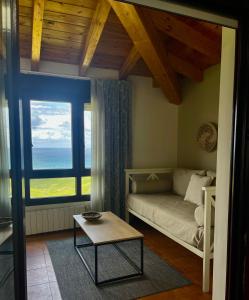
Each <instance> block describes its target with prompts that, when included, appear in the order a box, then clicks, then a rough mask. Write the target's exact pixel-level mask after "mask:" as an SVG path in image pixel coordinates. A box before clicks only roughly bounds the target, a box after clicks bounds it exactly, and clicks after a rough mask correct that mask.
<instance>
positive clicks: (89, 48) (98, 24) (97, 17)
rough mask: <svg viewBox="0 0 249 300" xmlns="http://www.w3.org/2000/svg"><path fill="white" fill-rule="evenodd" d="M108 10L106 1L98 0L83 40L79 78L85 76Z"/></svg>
mask: <svg viewBox="0 0 249 300" xmlns="http://www.w3.org/2000/svg"><path fill="white" fill-rule="evenodd" d="M110 10H111V6H110V4H109V3H108V2H107V1H105V0H99V2H98V4H97V8H96V11H95V13H94V15H93V18H92V22H91V25H90V29H89V32H88V34H87V37H86V40H85V46H84V51H83V55H82V59H81V63H80V70H79V73H80V75H81V76H84V75H85V74H86V71H87V69H88V68H89V66H90V64H91V61H92V59H93V56H94V53H95V51H96V48H97V46H98V43H99V40H100V37H101V34H102V32H103V29H104V27H105V24H106V21H107V19H108V16H109V13H110Z"/></svg>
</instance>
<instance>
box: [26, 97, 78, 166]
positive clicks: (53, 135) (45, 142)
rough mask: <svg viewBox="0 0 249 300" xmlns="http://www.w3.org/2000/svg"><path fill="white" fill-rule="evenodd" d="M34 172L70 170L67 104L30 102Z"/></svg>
mask: <svg viewBox="0 0 249 300" xmlns="http://www.w3.org/2000/svg"><path fill="white" fill-rule="evenodd" d="M30 111H31V137H32V166H33V169H34V170H48V169H72V167H73V165H72V124H71V104H70V103H66V102H51V101H36V100H31V101H30Z"/></svg>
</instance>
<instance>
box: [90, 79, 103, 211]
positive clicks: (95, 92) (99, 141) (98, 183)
mask: <svg viewBox="0 0 249 300" xmlns="http://www.w3.org/2000/svg"><path fill="white" fill-rule="evenodd" d="M99 85H100V81H98V80H92V81H91V106H92V167H91V177H92V184H91V208H92V210H96V211H103V210H104V182H105V178H104V176H105V169H104V168H105V157H104V149H105V139H104V124H105V120H104V101H103V89H102V88H101V86H99Z"/></svg>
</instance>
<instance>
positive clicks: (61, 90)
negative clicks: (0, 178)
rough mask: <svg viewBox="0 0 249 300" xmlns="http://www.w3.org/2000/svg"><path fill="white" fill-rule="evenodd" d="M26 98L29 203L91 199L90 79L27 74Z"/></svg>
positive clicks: (23, 90)
mask: <svg viewBox="0 0 249 300" xmlns="http://www.w3.org/2000/svg"><path fill="white" fill-rule="evenodd" d="M21 98H22V99H21V100H22V104H23V105H22V107H23V120H24V128H23V131H24V132H23V133H24V134H23V135H24V150H25V153H24V177H25V192H26V193H25V194H26V197H25V198H26V205H28V206H31V205H42V204H56V203H64V202H74V201H89V200H90V193H88V190H89V185H90V182H91V170H90V166H91V164H90V163H89V159H88V158H87V156H86V149H88V151H89V141H87V140H86V130H85V127H87V125H89V121H88V124H86V120H85V116H87V113H89V107H90V104H89V102H90V82H89V81H87V80H74V79H66V78H58V77H52V76H41V75H22V77H21ZM87 118H88V119H89V115H88V116H87ZM90 129H91V128H90ZM90 133H91V131H90ZM87 134H88V136H89V128H88V133H87ZM46 137H47V138H46ZM90 162H91V160H90ZM87 189H88V190H87Z"/></svg>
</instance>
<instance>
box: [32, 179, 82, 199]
mask: <svg viewBox="0 0 249 300" xmlns="http://www.w3.org/2000/svg"><path fill="white" fill-rule="evenodd" d="M75 193H76V189H75V178H42V179H31V181H30V198H31V199H35V198H51V197H62V196H74V195H75Z"/></svg>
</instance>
